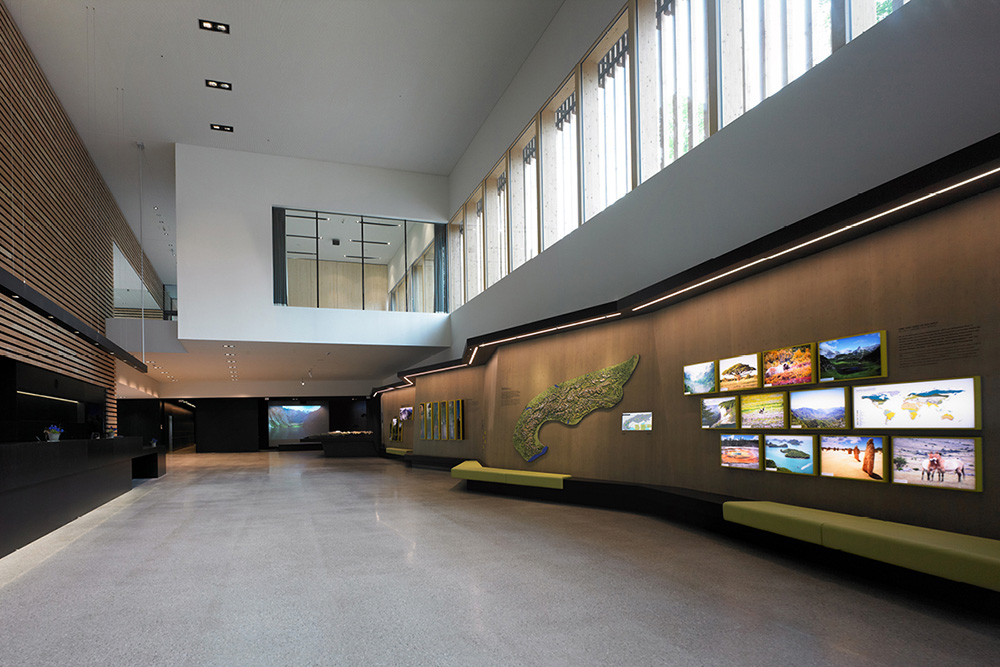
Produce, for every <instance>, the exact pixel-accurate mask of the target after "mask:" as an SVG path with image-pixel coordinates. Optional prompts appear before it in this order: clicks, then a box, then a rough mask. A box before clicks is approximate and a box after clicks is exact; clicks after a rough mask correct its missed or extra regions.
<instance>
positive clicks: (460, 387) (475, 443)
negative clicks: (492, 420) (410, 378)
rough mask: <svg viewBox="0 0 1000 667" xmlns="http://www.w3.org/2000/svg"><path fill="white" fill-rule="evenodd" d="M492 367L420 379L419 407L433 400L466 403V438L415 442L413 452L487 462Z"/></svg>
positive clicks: (418, 438)
mask: <svg viewBox="0 0 1000 667" xmlns="http://www.w3.org/2000/svg"><path fill="white" fill-rule="evenodd" d="M488 369H489V364H487V365H486V366H476V367H473V368H463V369H460V370H456V371H449V372H447V373H438V374H434V375H424V376H422V377H418V378H416V383H417V386H416V404H420V403H430V402H432V401H457V400H464V401H465V414H464V426H465V434H464V435H465V437H464V438H463V439H462V440H426V439H422V438H420V436H419V434H418V435H417V437H415V438H414V439H413V453H414V454H420V455H422V456H443V457H450V458H467V459H478V460H480V461H483V460H484V456H485V452H486V447H485V435H486V430H487V429H486V419H487V416H488V414H489V412H490V410H489V407H488V403H487V401H486V400H485V398H484V388H485V387H486V386H487V385H488V384H489V383H488V382H486V381H485V378H486V374H487V371H488Z"/></svg>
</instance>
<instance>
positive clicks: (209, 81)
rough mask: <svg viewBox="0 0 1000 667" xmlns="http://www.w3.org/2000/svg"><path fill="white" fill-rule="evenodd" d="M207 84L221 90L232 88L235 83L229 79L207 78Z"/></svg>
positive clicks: (208, 86)
mask: <svg viewBox="0 0 1000 667" xmlns="http://www.w3.org/2000/svg"><path fill="white" fill-rule="evenodd" d="M205 86H206V87H207V88H218V89H219V90H232V89H233V84H231V83H229V82H227V81H215V80H213V79H205Z"/></svg>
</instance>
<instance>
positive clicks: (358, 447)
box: [308, 432, 375, 457]
mask: <svg viewBox="0 0 1000 667" xmlns="http://www.w3.org/2000/svg"><path fill="white" fill-rule="evenodd" d="M308 440H310V441H311V442H318V443H320V444H321V445H323V455H324V456H330V457H342V456H375V435H374V434H373V433H371V432H368V433H326V434H323V435H311V436H309V438H308Z"/></svg>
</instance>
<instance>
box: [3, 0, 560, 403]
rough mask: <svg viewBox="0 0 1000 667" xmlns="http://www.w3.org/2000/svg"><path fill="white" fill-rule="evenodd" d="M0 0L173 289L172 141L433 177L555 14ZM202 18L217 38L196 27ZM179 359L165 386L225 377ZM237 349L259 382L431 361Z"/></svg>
mask: <svg viewBox="0 0 1000 667" xmlns="http://www.w3.org/2000/svg"><path fill="white" fill-rule="evenodd" d="M3 1H4V2H5V4H6V6H7V8H8V10H9V11H10V14H11V15H12V17H13V19H14V21H15V22H16V24H17V25H18V27H19V29H20V30H21V33H22V34H23V35H24V37H25V40H26V41H27V43H28V46H29V47H30V48H31V50H32V52H33V53H34V55H35V58H36V59H37V60H38V62H39V64H40V66H41V68H42V70H43V72H45V74H46V76H47V78H48V80H49V82H50V84H51V85H52V88H53V89H54V90H55V93H56V95H57V96H58V97H59V100H60V101H61V102H62V105H63V107H64V108H65V109H66V112H67V113H68V115H69V117H70V120H71V121H72V122H73V124H74V126H75V127H76V129H77V132H78V133H79V134H80V136H81V138H82V139H83V141H84V144H85V145H86V147H87V150H88V151H89V152H90V154H91V156H92V157H93V159H94V162H95V164H96V165H97V168H98V169H99V170H100V172H101V174H102V175H103V176H104V180H105V181H106V182H107V184H108V186H109V188H110V189H111V192H112V194H113V195H114V196H115V198H116V200H117V201H118V204H119V207H120V208H121V210H122V212H123V213H124V214H125V216H126V218H127V219H128V221H129V223H130V225H131V226H132V228H133V230H134V231H135V233H136V236H137V237H139V238H140V240H141V241H142V244H143V247H144V248H145V250H146V253H147V255H148V256H149V257H150V260H151V261H152V263H153V266H154V267H155V268H156V271H157V273H158V274H159V275H160V277H161V278H162V279H163V281H164V283H167V284H174V283H176V280H177V277H176V274H177V271H176V258H175V255H174V247H175V246H174V243H175V239H176V223H175V206H174V198H175V188H174V183H175V180H174V150H173V146H174V144H175V143H184V144H191V145H195V146H209V147H213V148H224V149H232V150H239V151H250V152H256V153H266V154H271V155H282V156H290V157H299V158H307V159H314V160H324V161H330V162H340V163H345V164H356V165H366V166H374V167H382V168H388V169H399V170H407V171H416V172H422V173H428V174H439V175H447V174H449V173H450V172H451V171H452V170H453V168H454V167H455V165H456V163H457V162H458V160H459V158H460V157H461V155H462V153H463V152H464V151H465V149H466V148H467V146H468V145H469V143H470V142H471V141H472V139H473V137H474V136H475V133H476V132H477V130H478V129H479V127H480V126H481V125H482V123H483V122H484V121H485V119H486V117H487V115H488V114H489V112H490V111H491V109H492V108H493V106H494V105H495V104H496V102H497V100H498V99H499V98H500V96H501V94H502V93H503V91H504V90H505V89H506V87H507V86H508V84H509V83H510V81H511V80H512V79H513V77H514V75H515V74H516V72H517V71H518V69H519V68H520V66H521V64H522V63H523V62H524V60H525V58H526V57H527V55H528V53H529V52H530V51H531V49H532V47H533V46H534V44H535V42H536V41H537V40H538V38H539V37H540V36H541V34H542V32H543V31H544V29H545V28H546V26H547V25H548V23H549V21H550V20H551V19H552V17H553V16H554V15H555V13H556V11H557V10H558V9H559V6H560V5H561V4H562V2H563V0H502V1H499V2H498V1H497V0H270V1H262V0H258V1H255V2H251V1H248V0H3ZM199 19H207V20H213V21H219V22H223V23H228V24H230V26H231V33H230V34H220V33H213V32H208V31H205V30H200V29H199V27H198V26H199V23H198V20H199ZM205 79H215V80H221V81H226V82H229V83H231V84H232V90H231V91H224V90H217V89H211V88H208V87H206V85H205ZM212 123H221V124H226V125H232V126H234V127H235V132H233V133H232V134H228V133H221V132H216V131H212V130H211V129H210V127H209V126H210V124H212ZM140 143H141V144H142V146H143V148H142V149H141V150H140V148H139V147H138V145H139V144H140ZM140 182H141V188H140ZM331 206H336V202H331ZM180 307H181V312H182V313H183V304H180ZM188 343H191V344H190V345H189V344H188ZM185 346H187V347H188V350H189V351H188V353H178V354H170V355H161V356H164V359H163V360H162V361H163V362H164V363H163V364H162V366H163V367H166V368H169V369H170V371H169V372H170V373H171V375H173V376H174V377H176V378H178V379H179V380H181V381H190V382H199V381H205V382H209V381H216V382H217V381H219V380H223V379H224V380H227V381H228V380H229V373H228V370H227V368H226V366H224V365H220V364H217V363H215V362H216V361H218V359H217V357H218V356H219V355H218V349H216V346H215V345H209V344H206V345H205V346H204V349H202V346H201V345H200V344H199V343H197V342H195V341H185ZM345 348H349V349H345ZM132 352H135V351H134V350H132ZM242 352H243V354H242V355H241V356H242V357H243V362H245V365H242V364H241V366H242V367H241V373H240V380H241V381H243V380H244V379H247V380H251V379H252V380H261V381H267V380H278V379H288V378H289V377H291V376H295V377H297V375H298V374H301V372H302V370H303V369H306V368H309V367H311V366H312V365H313V362H315V363H316V365H317V368H318V370H314V375H319V376H322V377H325V378H328V379H331V380H333V379H352V378H362V377H364V378H370V377H380V376H381V377H387V376H389V375H392V374H394V373H395V372H396V371H397V370H400V369H403V368H407V367H410V366H412V365H415V364H416V363H418V362H419V361H421V360H422V359H425V358H426V357H427V356H429V355H430V354H433V353H435V352H438V350H437V349H430V348H427V349H424V348H388V347H376V346H370V347H364V348H362V347H360V346H300V345H279V344H273V343H271V344H263V343H261V344H257V345H255V346H252V347H248V348H245V349H244V350H243V351H242ZM154 361H157V360H155V359H154ZM157 363H158V364H159V363H160V362H159V361H157ZM150 370H151V373H150V377H152V378H153V379H160V377H159V376H160V375H162V374H161V373H159V371H158V369H155V368H151V369H150ZM234 384H237V383H234ZM234 390H235V389H234Z"/></svg>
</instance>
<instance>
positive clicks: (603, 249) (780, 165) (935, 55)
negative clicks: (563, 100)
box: [430, 1, 1000, 361]
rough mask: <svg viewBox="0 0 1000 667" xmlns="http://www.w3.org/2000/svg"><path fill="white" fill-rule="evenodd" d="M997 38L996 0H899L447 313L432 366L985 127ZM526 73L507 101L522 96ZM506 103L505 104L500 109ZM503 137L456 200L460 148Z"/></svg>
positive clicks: (830, 199) (725, 246) (630, 287)
mask: <svg viewBox="0 0 1000 667" xmlns="http://www.w3.org/2000/svg"><path fill="white" fill-rule="evenodd" d="M557 18H558V17H557ZM997 34H1000V5H998V4H997V3H995V2H947V1H945V2H914V3H910V4H908V5H906V6H905V7H903V8H902V9H901V10H899V11H898V12H897V13H895V14H893V15H891V16H890V17H888V18H887V19H885V20H884V21H882V22H881V23H879V24H878V25H876V26H875V27H873V28H872V29H870V30H869V31H867V32H866V33H864V34H862V35H860V36H859V37H858V38H857V39H856V40H854V41H852V42H851V43H849V44H848V45H846V46H845V47H844V48H842V49H841V50H839V51H838V52H837V53H835V54H834V55H833V56H832V57H830V58H829V59H827V60H826V61H824V62H822V63H820V64H819V65H817V67H816V68H814V70H813V71H811V72H808V73H806V75H804V76H803V77H801V78H800V79H798V80H796V81H794V82H792V83H791V84H790V85H788V86H787V87H786V88H785V89H783V90H781V91H779V92H778V93H776V94H775V95H773V96H772V97H770V98H769V99H767V100H765V101H764V102H763V103H761V104H760V105H759V106H758V107H757V108H755V109H753V110H751V111H750V112H749V113H747V114H745V115H744V116H742V117H740V118H738V119H736V120H735V121H734V122H733V123H731V124H730V125H729V126H727V127H725V128H723V129H722V130H721V131H720V132H718V133H717V134H716V135H714V136H712V137H710V138H709V140H708V141H706V142H705V143H703V144H701V145H700V146H698V147H697V148H695V149H694V150H692V151H691V152H690V153H688V154H687V155H685V156H684V157H682V158H681V159H680V160H678V161H677V162H675V163H674V164H673V165H671V166H669V167H668V168H666V169H665V170H663V171H662V172H660V173H659V174H657V175H656V176H654V177H652V178H651V179H650V180H648V181H647V182H646V183H644V184H643V185H641V186H640V187H638V188H637V189H636V190H634V191H633V192H632V193H630V194H629V195H627V196H626V197H625V198H624V199H622V200H620V201H619V202H618V203H616V204H614V205H613V206H611V207H610V208H608V209H607V210H605V211H604V212H603V213H601V214H599V215H598V216H596V217H594V218H593V219H591V220H590V221H589V222H587V223H586V224H585V225H584V226H583V227H581V228H580V229H578V230H576V231H574V232H573V233H572V234H570V235H569V236H567V237H566V238H564V239H563V240H561V241H560V242H559V243H557V244H556V245H554V246H553V247H552V248H550V249H548V250H546V251H545V252H544V253H542V254H541V255H539V256H538V257H536V258H535V259H533V260H531V261H529V262H528V263H527V264H525V265H523V266H521V267H520V268H518V269H517V270H516V271H514V272H513V273H512V274H511V275H509V276H507V277H506V278H504V279H503V280H502V281H500V282H499V283H498V284H497V285H495V286H493V287H491V288H490V289H489V290H487V291H486V292H484V293H483V294H481V295H479V296H478V297H476V298H475V299H473V300H472V301H471V302H469V303H468V304H466V305H465V306H463V307H461V308H459V309H458V310H457V311H456V312H455V313H453V314H452V317H451V325H452V347H451V349H450V350H448V351H447V352H444V353H442V354H440V355H438V357H436V358H435V359H432V360H430V361H437V360H443V359H449V358H455V357H458V356H460V355H461V353H462V350H463V347H464V344H465V341H466V339H467V338H469V337H473V336H476V335H480V334H483V333H488V332H491V331H496V330H499V329H504V328H507V327H512V326H516V325H518V324H523V323H526V322H531V321H535V320H538V319H542V318H546V317H551V316H553V315H557V314H561V313H566V312H571V311H574V310H578V309H581V308H584V307H587V306H592V305H595V304H600V303H605V302H608V301H612V300H615V299H618V298H621V297H622V296H625V295H627V294H630V293H632V292H635V291H637V290H639V289H642V288H644V287H647V286H649V285H651V284H654V283H656V282H658V281H660V280H662V279H664V278H667V277H669V276H672V275H674V274H676V273H679V272H681V271H683V270H685V269H688V268H690V267H692V266H695V265H697V264H699V263H701V262H704V261H706V260H709V259H711V258H713V257H716V256H718V255H720V254H723V253H725V252H727V251H729V250H731V249H733V248H736V247H739V246H740V245H742V244H745V243H747V242H749V241H752V240H754V239H757V238H760V237H761V236H764V235H766V234H768V233H770V232H772V231H775V230H777V229H780V228H782V227H784V226H786V225H789V224H792V223H794V222H796V221H798V220H800V219H802V218H804V217H806V216H809V215H811V214H813V213H816V212H818V211H821V210H823V209H825V208H828V207H830V206H832V205H834V204H837V203H839V202H841V201H843V200H845V199H847V198H849V197H851V196H853V195H856V194H858V193H860V192H864V191H866V190H869V189H871V188H873V187H876V186H878V185H880V184H882V183H885V182H886V181H889V180H891V179H893V178H896V177H898V176H900V175H902V174H905V173H907V172H909V171H912V170H914V169H916V168H919V167H921V166H923V165H925V164H927V163H929V162H931V161H933V160H935V159H938V158H941V157H943V156H945V155H948V154H950V153H952V152H954V151H956V150H959V149H961V148H964V147H966V146H968V145H970V144H972V143H975V142H976V141H979V140H981V139H984V138H986V137H988V136H991V135H993V134H995V133H997V132H998V131H1000V116H997V113H996V110H997V109H998V108H1000V60H998V59H996V58H995V57H992V54H994V53H995V51H996V36H997ZM596 36H597V33H595V34H594V37H595V38H596ZM547 37H548V36H547V35H546V36H543V38H542V41H540V43H539V45H538V46H537V47H536V49H545V48H546V42H545V40H546V39H547ZM580 55H581V56H582V55H583V54H582V53H581V54H580ZM532 62H534V58H532V57H529V59H528V61H527V62H526V64H525V70H527V69H528V67H529V65H530V64H531V63H532ZM526 76H529V74H528V73H527V71H523V72H522V73H521V74H519V75H518V78H517V79H516V80H515V82H514V83H513V84H512V85H511V87H510V89H509V91H508V95H517V96H518V99H520V98H522V97H524V96H527V95H529V93H528V92H526V91H524V90H523V89H522V86H521V80H522V78H523V77H526ZM545 83H546V84H547V82H545ZM535 84H536V85H542V82H537V81H536V82H535ZM553 90H554V87H553ZM550 92H551V91H550ZM515 106H517V105H516V104H514V101H512V100H508V99H507V96H506V95H505V98H504V99H503V100H501V103H500V104H498V105H497V108H498V109H500V108H505V109H506V108H508V107H510V108H513V107H515ZM522 106H523V105H522ZM524 120H525V121H527V117H526V118H525V119H524ZM491 122H495V121H494V120H493V118H492V117H491V119H490V121H488V124H487V125H489V124H490V123H491ZM522 125H523V123H522ZM491 127H492V125H490V126H489V127H487V126H484V130H483V133H486V134H489V135H490V136H491V137H492V135H493V134H495V133H494V132H493V130H491V129H490V128H491ZM484 137H485V134H484ZM513 138H514V135H513V134H512V135H511V136H510V137H505V138H503V139H502V140H501V139H500V138H499V137H492V142H493V144H491V145H490V146H488V147H487V146H486V145H485V144H486V143H489V142H488V141H486V139H485V138H484V139H483V141H479V140H478V138H477V141H476V142H473V145H472V146H471V147H470V149H469V150H470V153H469V154H468V156H469V159H466V158H463V160H462V161H460V163H459V167H458V168H457V169H456V173H454V174H453V175H452V177H451V184H452V193H451V200H452V202H453V203H454V202H455V201H457V200H462V199H464V197H465V196H466V195H467V194H468V193H467V192H466V191H465V189H467V188H466V185H467V183H466V181H469V180H470V179H471V178H472V176H468V175H466V174H465V173H464V172H463V171H462V170H464V169H466V168H468V169H473V168H479V167H480V166H481V165H480V164H479V163H480V162H482V160H481V159H478V158H477V159H473V155H472V153H475V155H476V156H479V155H485V154H487V153H491V154H492V155H493V158H492V159H494V160H495V158H496V156H499V155H500V154H501V153H502V152H503V150H504V149H505V148H506V145H507V143H509V141H511V140H513ZM491 149H492V152H491ZM491 164H492V163H491ZM486 169H488V167H487V168H484V169H482V170H481V171H482V173H480V174H479V175H478V176H476V177H475V179H478V178H481V177H482V176H483V175H485V173H486ZM455 188H460V189H461V190H460V191H456V189H455Z"/></svg>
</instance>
